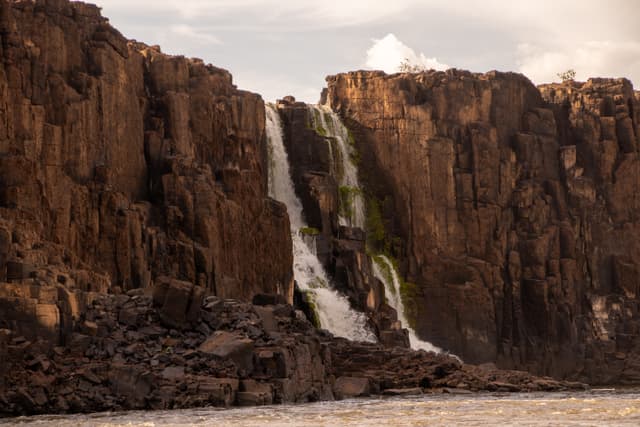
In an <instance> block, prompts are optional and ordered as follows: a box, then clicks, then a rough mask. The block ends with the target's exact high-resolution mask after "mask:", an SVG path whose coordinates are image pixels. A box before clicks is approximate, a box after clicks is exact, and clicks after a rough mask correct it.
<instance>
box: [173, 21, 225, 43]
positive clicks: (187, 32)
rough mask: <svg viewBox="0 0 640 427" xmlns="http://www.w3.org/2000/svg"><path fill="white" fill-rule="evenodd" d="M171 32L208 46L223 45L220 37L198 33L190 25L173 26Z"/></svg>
mask: <svg viewBox="0 0 640 427" xmlns="http://www.w3.org/2000/svg"><path fill="white" fill-rule="evenodd" d="M170 31H171V32H172V33H174V34H177V35H179V36H184V37H187V38H190V39H192V40H194V41H196V42H200V43H207V44H222V41H221V40H220V39H219V38H218V37H216V36H214V35H211V34H208V33H205V32H201V31H198V30H196V29H195V28H193V27H191V26H189V25H173V26H171V28H170Z"/></svg>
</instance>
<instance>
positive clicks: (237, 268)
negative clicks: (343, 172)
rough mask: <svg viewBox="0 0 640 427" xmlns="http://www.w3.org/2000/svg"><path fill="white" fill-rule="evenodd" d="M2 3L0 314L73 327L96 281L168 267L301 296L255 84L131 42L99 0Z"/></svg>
mask: <svg viewBox="0 0 640 427" xmlns="http://www.w3.org/2000/svg"><path fill="white" fill-rule="evenodd" d="M0 6H1V8H0V35H1V40H2V46H1V50H0V59H1V61H0V183H1V184H2V185H1V187H0V281H2V282H10V283H5V284H3V285H2V286H1V287H0V314H1V316H0V326H4V327H13V328H16V329H18V330H20V331H21V332H22V333H24V334H27V335H29V336H33V335H37V334H39V333H49V334H51V335H53V336H60V337H62V335H64V333H66V332H68V331H69V330H70V329H71V328H72V326H73V322H75V321H76V320H78V319H79V318H80V317H81V316H82V313H83V308H82V307H83V306H84V304H85V303H86V302H87V298H89V299H90V296H88V295H90V293H92V292H97V293H106V292H115V293H117V292H119V291H127V290H129V289H133V288H148V287H150V286H152V285H153V284H154V283H155V281H156V278H157V277H159V276H168V277H171V278H174V279H179V280H186V281H188V282H190V283H192V284H193V285H195V286H196V287H199V288H202V289H204V290H205V291H207V292H211V293H213V294H215V295H218V296H220V297H227V298H240V299H243V300H250V299H251V298H252V296H253V295H255V294H256V293H260V292H269V293H280V294H282V295H286V296H288V298H289V300H290V301H291V299H292V293H293V278H292V269H291V263H292V259H291V238H290V235H289V220H288V216H287V213H286V209H285V207H284V205H282V204H280V203H278V202H275V201H273V200H271V199H268V198H267V187H266V176H267V173H266V168H267V160H266V141H265V131H264V123H265V119H264V104H263V101H262V99H261V98H260V96H259V95H256V94H252V93H248V92H243V91H240V90H238V89H237V88H236V87H235V86H234V85H233V84H232V80H231V75H230V74H229V73H228V72H227V71H225V70H222V69H219V68H216V67H213V66H211V65H205V64H204V63H203V62H202V61H200V60H197V59H187V58H184V57H174V56H168V55H164V54H162V53H161V52H160V50H159V48H157V47H149V46H146V45H144V44H142V43H137V42H132V41H127V40H126V39H125V38H124V37H122V35H121V34H120V33H119V32H118V31H117V30H115V29H114V28H112V27H111V26H110V25H109V24H108V22H107V20H106V19H105V18H103V17H101V16H100V13H99V9H98V8H97V7H96V6H93V5H88V4H84V3H71V2H68V1H40V0H39V1H35V2H32V1H7V0H4V1H2V2H0ZM275 254H277V255H278V256H274V255H275ZM189 292H191V291H187V293H189ZM189 298H190V297H189ZM34 319H38V320H37V321H35V320H34Z"/></svg>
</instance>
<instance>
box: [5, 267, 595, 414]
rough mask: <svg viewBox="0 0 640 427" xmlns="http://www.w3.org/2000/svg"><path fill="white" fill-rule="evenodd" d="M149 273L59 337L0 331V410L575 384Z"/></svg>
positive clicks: (90, 308) (102, 298) (273, 300)
mask: <svg viewBox="0 0 640 427" xmlns="http://www.w3.org/2000/svg"><path fill="white" fill-rule="evenodd" d="M159 283H160V284H159V285H158V286H156V287H155V288H154V289H153V292H147V293H145V292H144V291H143V290H132V291H129V292H128V293H127V294H120V295H113V294H104V295H97V294H96V295H95V297H94V298H93V299H92V301H91V302H90V303H89V304H88V305H87V310H86V312H85V315H84V320H83V321H82V322H79V323H78V327H77V328H76V330H74V331H73V332H72V333H71V334H70V335H69V336H68V338H67V339H66V341H65V343H64V344H65V345H64V346H52V345H50V344H49V343H48V342H47V341H44V340H27V339H26V338H24V337H23V336H19V335H17V334H15V333H12V331H10V330H7V329H4V330H2V331H0V356H1V357H0V358H1V359H2V360H3V364H2V369H3V372H2V379H1V380H0V381H1V382H0V385H1V387H0V414H2V415H4V416H12V415H21V414H37V413H68V412H97V411H115V410H129V409H170V408H189V407H199V406H221V407H228V406H232V405H238V406H246V405H264V404H272V403H285V402H312V401H318V400H333V399H341V398H346V397H355V396H369V395H374V394H407V393H423V392H426V393H430V392H459V393H464V392H470V391H480V390H490V391H538V390H539V391H543V390H564V389H572V388H575V389H581V388H583V387H584V386H583V385H582V384H579V383H570V382H561V381H555V380H552V379H550V378H538V377H535V376H532V375H530V374H527V373H525V372H518V371H500V370H495V369H492V368H490V367H477V366H471V365H464V364H461V363H460V362H459V361H458V360H456V359H455V358H453V357H450V356H446V355H435V354H433V353H427V352H424V351H412V350H409V349H405V348H393V349H385V348H383V347H382V346H380V345H377V344H369V343H354V342H350V341H348V340H345V339H341V338H334V337H332V336H331V335H330V334H329V333H327V332H326V331H322V330H318V329H316V328H314V327H313V326H312V325H311V324H310V323H309V321H308V320H307V318H306V316H305V315H304V314H303V313H302V312H301V311H299V310H295V309H294V308H293V307H292V306H290V305H287V304H284V301H283V300H282V298H281V297H279V296H275V295H258V296H256V298H255V299H254V303H255V304H248V303H242V302H239V301H237V300H231V299H220V298H218V297H215V296H205V294H204V292H201V291H200V290H199V288H197V287H194V286H193V285H191V284H189V283H187V282H180V281H176V280H170V279H167V280H164V281H160V282H159Z"/></svg>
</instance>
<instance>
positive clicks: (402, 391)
mask: <svg viewBox="0 0 640 427" xmlns="http://www.w3.org/2000/svg"><path fill="white" fill-rule="evenodd" d="M382 394H384V395H387V396H417V395H420V394H422V389H421V388H420V387H412V388H388V389H385V390H384V391H383V392H382Z"/></svg>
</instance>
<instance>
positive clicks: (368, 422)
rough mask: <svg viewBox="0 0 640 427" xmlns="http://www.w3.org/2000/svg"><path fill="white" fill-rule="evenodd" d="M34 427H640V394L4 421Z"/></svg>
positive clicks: (441, 398)
mask: <svg viewBox="0 0 640 427" xmlns="http://www.w3.org/2000/svg"><path fill="white" fill-rule="evenodd" d="M3 424H10V425H33V426H65V427H66V426H69V427H80V426H95V427H98V426H104V427H107V426H109V427H112V426H233V427H239V426H256V427H257V426H260V427H262V426H314V427H315V426H376V427H382V426H449V425H472V426H494V425H513V426H603V425H606V426H639V425H640V390H633V391H631V390H625V391H591V392H581V393H575V392H573V393H522V394H488V393H487V394H473V395H451V394H437V395H424V396H419V397H415V396H414V397H405V398H378V399H353V400H343V401H340V402H320V403H312V404H304V405H281V406H263V407H256V408H239V409H215V408H205V409H192V410H177V411H137V412H123V413H99V414H89V415H68V416H38V417H22V418H12V419H4V420H3V419H0V425H3Z"/></svg>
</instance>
